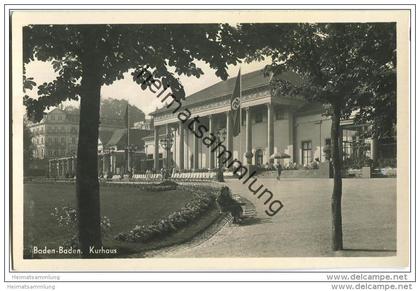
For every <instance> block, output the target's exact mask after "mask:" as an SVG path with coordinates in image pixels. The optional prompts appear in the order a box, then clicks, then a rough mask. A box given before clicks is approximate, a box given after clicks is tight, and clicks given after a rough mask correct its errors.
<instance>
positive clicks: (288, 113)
mask: <svg viewBox="0 0 420 291" xmlns="http://www.w3.org/2000/svg"><path fill="white" fill-rule="evenodd" d="M281 78H283V79H284V80H287V81H289V82H291V83H294V84H296V85H298V83H299V82H300V78H299V77H298V76H297V75H296V74H293V73H283V74H282V75H281ZM269 82H270V77H269V76H264V74H263V71H262V70H260V71H255V72H251V73H248V74H245V75H243V76H242V97H241V127H240V134H239V135H238V136H233V135H232V120H231V116H230V115H231V111H230V110H231V108H230V97H231V94H232V92H233V88H234V84H235V78H231V79H228V80H226V81H222V82H219V83H217V84H215V85H213V86H210V87H208V88H205V89H203V90H201V91H199V92H197V93H194V94H192V95H191V96H189V97H187V98H186V99H185V100H184V102H183V103H182V107H183V108H180V109H179V110H178V111H177V112H175V113H174V109H175V106H172V105H171V106H169V107H164V108H162V109H158V110H156V111H155V112H153V113H152V114H151V115H152V116H153V119H154V120H153V123H154V136H153V137H148V139H147V140H146V141H145V144H146V148H147V153H146V154H147V156H148V158H149V159H151V158H153V160H154V168H155V169H156V170H158V169H159V167H160V166H161V165H160V162H159V160H160V159H161V157H162V155H163V158H164V159H166V158H167V157H166V155H167V153H165V151H162V150H161V148H160V145H159V139H160V138H161V136H162V135H163V136H165V135H167V134H168V133H172V134H173V136H174V144H173V147H172V149H171V153H170V154H171V157H170V158H171V159H173V163H174V166H175V167H176V168H178V169H180V170H199V169H214V168H215V167H216V166H217V157H216V156H217V152H214V151H213V147H208V146H207V145H206V144H204V143H203V142H202V141H201V140H200V139H199V138H197V137H196V135H195V134H194V132H193V131H191V129H190V128H188V126H187V124H188V122H185V123H184V122H182V121H180V119H179V116H178V114H179V112H180V111H181V110H183V109H186V108H188V111H190V112H191V117H190V118H189V119H190V120H192V119H194V118H195V117H197V118H199V120H200V124H202V125H205V126H206V127H207V128H208V129H209V130H208V132H209V133H210V132H211V133H214V134H215V133H216V132H218V131H220V130H223V131H225V132H226V136H225V138H224V139H223V142H222V143H223V145H224V146H225V147H226V148H227V149H228V150H229V151H230V152H231V153H233V158H235V159H237V160H239V161H241V162H242V163H243V164H247V163H248V161H250V163H251V164H252V165H257V166H261V167H262V166H267V165H269V164H270V163H272V162H273V160H272V159H271V158H270V157H271V156H272V155H273V154H275V153H278V154H284V155H285V156H289V157H290V158H287V159H284V160H283V163H296V164H299V165H308V164H310V163H312V162H313V161H315V160H317V161H319V162H323V161H325V160H326V158H327V157H326V153H325V148H326V147H329V146H330V144H331V119H330V118H328V117H325V116H323V112H324V108H323V106H322V105H321V104H316V103H308V102H307V101H305V100H304V99H303V98H301V97H299V96H279V95H276V94H274V93H273V92H272V90H271V89H270V86H269ZM350 123H351V122H350ZM196 124H197V123H196ZM194 126H196V125H194ZM358 132H359V130H358V129H357V128H356V129H355V128H352V127H351V126H349V124H347V127H346V128H344V127H343V131H342V134H343V138H344V139H345V141H346V142H350V143H351V142H352V141H353V140H355V139H356V138H357V136H358ZM366 142H367V144H368V145H369V150H368V151H367V154H368V155H370V156H371V157H372V158H375V155H376V152H375V142H374V141H369V140H367V141H366ZM346 150H348V151H350V149H346ZM247 153H252V155H249V154H247ZM247 156H248V157H249V156H252V158H251V159H250V160H248V159H247Z"/></svg>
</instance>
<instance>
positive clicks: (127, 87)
mask: <svg viewBox="0 0 420 291" xmlns="http://www.w3.org/2000/svg"><path fill="white" fill-rule="evenodd" d="M269 63H270V60H269V59H266V60H264V61H262V62H252V63H249V64H246V63H242V64H239V65H237V66H229V67H228V70H227V71H228V74H229V78H230V77H235V76H236V75H237V74H238V70H239V67H240V68H241V72H242V74H246V73H249V72H252V71H255V70H259V69H262V68H263V67H264V66H265V65H267V64H269ZM196 64H197V66H198V67H200V68H201V69H202V70H203V72H204V75H201V77H200V78H196V77H194V76H191V77H187V76H184V75H181V76H179V79H180V81H181V83H182V84H183V86H184V89H185V93H186V96H189V95H191V94H193V93H195V92H197V91H200V90H202V89H204V88H206V87H209V86H211V85H213V84H215V83H217V82H219V81H221V79H220V78H218V77H217V76H216V75H215V71H214V70H212V69H211V68H210V67H209V66H208V65H207V64H206V63H204V62H202V61H197V62H196ZM26 73H27V77H33V78H34V81H35V82H36V83H37V85H40V84H42V83H44V82H50V81H52V80H54V79H55V78H56V73H55V72H54V70H53V68H52V65H51V63H49V62H41V61H33V62H31V63H29V64H27V65H26ZM26 94H27V95H29V96H30V97H32V98H37V96H38V95H37V88H36V87H35V88H34V89H33V90H31V91H29V92H28V91H27V92H26ZM101 98H114V99H124V100H128V101H129V102H130V104H132V105H135V106H137V107H138V108H140V109H141V110H142V111H143V112H144V113H146V114H149V113H150V112H153V111H154V110H156V108H157V107H158V106H160V107H161V106H164V104H162V103H161V102H160V100H159V99H158V98H156V95H155V94H153V93H152V92H150V91H149V90H144V91H143V90H142V89H141V88H140V85H138V84H136V83H135V82H134V81H133V80H132V76H131V75H130V73H126V74H125V75H124V79H122V80H118V81H115V82H114V83H112V84H111V85H104V86H102V88H101ZM66 105H72V106H78V102H76V101H67V102H65V103H64V106H66ZM52 109H53V108H50V110H52ZM48 111H49V110H48Z"/></svg>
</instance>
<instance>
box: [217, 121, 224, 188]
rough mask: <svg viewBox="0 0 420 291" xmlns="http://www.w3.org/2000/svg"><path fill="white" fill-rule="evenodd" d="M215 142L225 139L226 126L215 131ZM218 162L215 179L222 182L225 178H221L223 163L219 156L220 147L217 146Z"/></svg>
mask: <svg viewBox="0 0 420 291" xmlns="http://www.w3.org/2000/svg"><path fill="white" fill-rule="evenodd" d="M216 137H217V143H218V144H221V143H223V142H224V141H225V140H226V128H222V129H219V130H218V131H217V132H216ZM217 157H218V164H217V181H219V182H224V181H225V179H224V178H223V164H222V157H221V156H220V147H218V154H217Z"/></svg>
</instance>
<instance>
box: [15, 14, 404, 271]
mask: <svg viewBox="0 0 420 291" xmlns="http://www.w3.org/2000/svg"><path fill="white" fill-rule="evenodd" d="M10 21H11V22H10V25H11V27H10V29H11V47H10V54H11V62H12V63H11V73H12V74H11V84H12V89H13V90H12V93H11V95H10V102H11V108H12V116H11V120H12V121H11V122H12V130H13V134H12V135H11V138H12V145H13V147H12V149H11V151H12V160H11V163H12V169H13V172H12V173H11V175H12V185H11V187H12V192H11V193H12V194H11V196H10V199H9V200H10V203H11V213H10V219H11V222H12V233H11V237H10V239H11V250H10V251H11V256H12V269H13V270H17V271H74V270H76V271H97V270H110V271H118V270H142V271H146V270H155V271H160V270H177V271H182V270H193V271H194V270H250V271H252V270H264V271H277V270H283V269H311V270H312V269H313V270H316V269H325V268H328V269H340V268H341V269H342V268H369V267H375V268H378V267H381V268H391V267H393V268H396V267H401V268H402V267H407V266H408V265H409V258H410V249H409V242H410V216H409V212H410V211H409V209H410V189H409V175H410V167H409V159H410V148H409V145H410V143H409V128H410V125H409V117H410V107H409V100H410V91H409V85H410V83H409V80H410V63H409V60H410V50H409V48H410V47H409V42H410V39H409V36H410V11H408V10H363V9H362V10H347V11H346V10H272V11H270V10H239V9H238V10H223V9H220V10H207V11H206V10H132V11H130V10H42V9H41V10H16V11H13V13H12V14H11V15H10Z"/></svg>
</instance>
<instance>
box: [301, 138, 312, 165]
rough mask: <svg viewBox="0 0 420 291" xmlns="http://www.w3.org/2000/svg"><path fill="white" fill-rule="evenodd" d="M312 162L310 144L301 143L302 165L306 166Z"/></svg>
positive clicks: (309, 142) (308, 142)
mask: <svg viewBox="0 0 420 291" xmlns="http://www.w3.org/2000/svg"><path fill="white" fill-rule="evenodd" d="M310 162H312V142H311V141H303V142H302V164H304V165H307V164H309V163H310Z"/></svg>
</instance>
